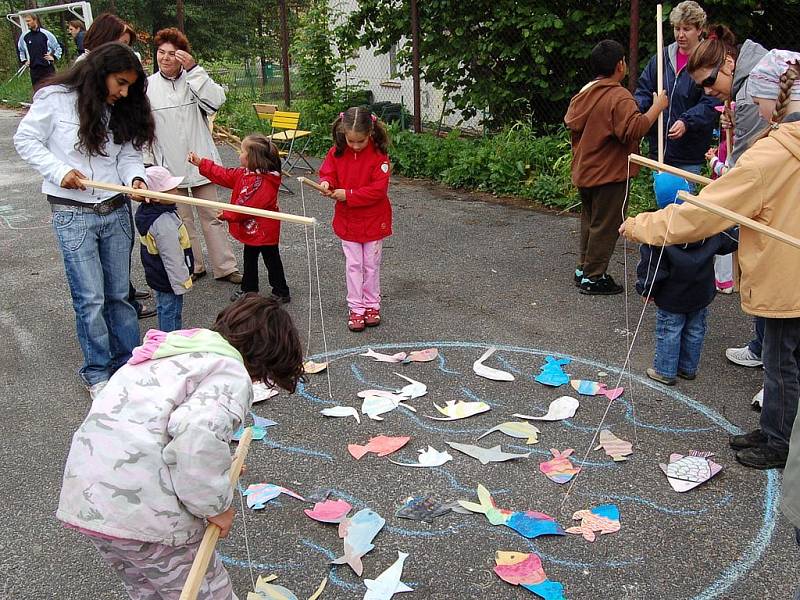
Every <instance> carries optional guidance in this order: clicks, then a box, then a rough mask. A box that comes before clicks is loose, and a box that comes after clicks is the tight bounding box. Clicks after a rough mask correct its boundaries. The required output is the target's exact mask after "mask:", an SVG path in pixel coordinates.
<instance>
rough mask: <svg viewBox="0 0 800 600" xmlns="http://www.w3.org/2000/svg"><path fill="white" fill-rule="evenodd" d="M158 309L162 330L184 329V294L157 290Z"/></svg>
mask: <svg viewBox="0 0 800 600" xmlns="http://www.w3.org/2000/svg"><path fill="white" fill-rule="evenodd" d="M156 309H157V310H158V328H159V329H160V330H161V331H164V332H166V333H169V332H170V331H177V330H178V329H183V322H182V318H181V313H182V312H183V296H179V295H178V294H173V293H172V292H161V291H159V290H156Z"/></svg>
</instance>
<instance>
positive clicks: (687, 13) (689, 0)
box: [669, 0, 706, 29]
mask: <svg viewBox="0 0 800 600" xmlns="http://www.w3.org/2000/svg"><path fill="white" fill-rule="evenodd" d="M669 22H670V24H671V25H672V26H673V27H677V26H678V25H680V24H681V23H685V24H686V25H694V26H695V27H697V28H698V29H703V28H705V26H706V11H704V10H703V9H702V8H701V7H700V5H699V4H698V3H697V2H694V1H693V0H685V1H684V2H681V3H680V4H678V5H677V6H676V7H675V8H673V9H672V12H670V13H669Z"/></svg>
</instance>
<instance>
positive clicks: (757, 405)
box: [750, 388, 764, 411]
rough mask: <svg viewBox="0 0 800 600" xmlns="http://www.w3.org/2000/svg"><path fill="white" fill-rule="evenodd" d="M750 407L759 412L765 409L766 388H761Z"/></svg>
mask: <svg viewBox="0 0 800 600" xmlns="http://www.w3.org/2000/svg"><path fill="white" fill-rule="evenodd" d="M750 406H751V408H752V409H753V410H759V411H760V410H761V409H762V408H763V407H764V388H761V389H760V390H759V391H758V393H757V394H756V395H755V396H753V400H752V401H751V402H750Z"/></svg>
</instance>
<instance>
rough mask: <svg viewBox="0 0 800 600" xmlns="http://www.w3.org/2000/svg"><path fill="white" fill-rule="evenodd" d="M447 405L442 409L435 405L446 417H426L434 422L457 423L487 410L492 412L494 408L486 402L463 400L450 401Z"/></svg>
mask: <svg viewBox="0 0 800 600" xmlns="http://www.w3.org/2000/svg"><path fill="white" fill-rule="evenodd" d="M445 405H446V406H445V407H444V408H442V407H441V406H439V405H438V404H434V406H435V407H436V410H438V411H439V412H440V413H442V414H443V415H444V417H431V416H430V415H425V416H426V417H428V418H429V419H433V420H434V421H457V420H458V419H466V418H467V417H471V416H473V415H479V414H480V413H484V412H486V411H487V410H492V407H491V406H489V405H488V404H486V402H464V401H463V400H459V401H458V402H456V401H455V400H448V401H447V402H445Z"/></svg>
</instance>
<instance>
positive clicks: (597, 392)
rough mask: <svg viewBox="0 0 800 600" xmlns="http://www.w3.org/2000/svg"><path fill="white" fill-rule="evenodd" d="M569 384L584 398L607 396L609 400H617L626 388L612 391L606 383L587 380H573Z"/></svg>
mask: <svg viewBox="0 0 800 600" xmlns="http://www.w3.org/2000/svg"><path fill="white" fill-rule="evenodd" d="M569 384H570V385H571V386H572V388H573V389H574V390H575V391H576V392H578V393H579V394H581V395H582V396H605V397H606V398H608V399H609V400H616V399H617V398H619V397H620V396H622V393H623V392H624V391H625V388H621V387H620V388H614V389H613V390H610V389H608V386H607V385H606V384H605V383H597V382H596V381H586V380H585V379H573V380H572V381H570V382H569Z"/></svg>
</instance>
